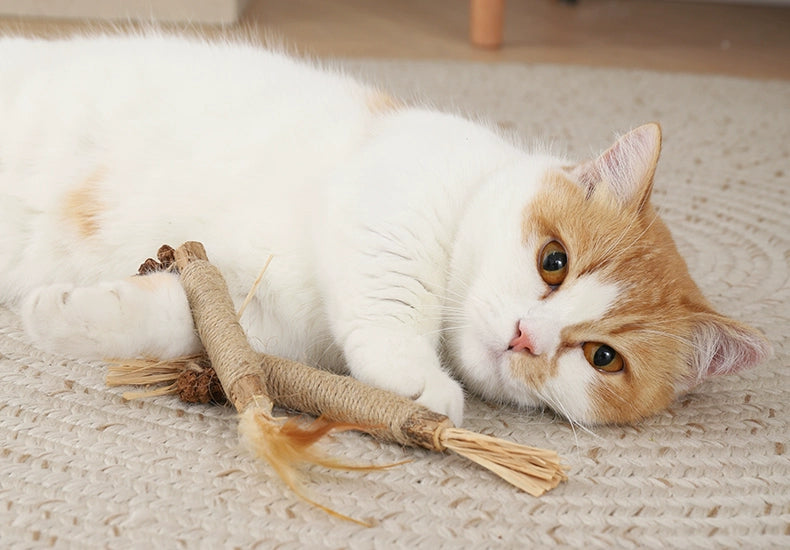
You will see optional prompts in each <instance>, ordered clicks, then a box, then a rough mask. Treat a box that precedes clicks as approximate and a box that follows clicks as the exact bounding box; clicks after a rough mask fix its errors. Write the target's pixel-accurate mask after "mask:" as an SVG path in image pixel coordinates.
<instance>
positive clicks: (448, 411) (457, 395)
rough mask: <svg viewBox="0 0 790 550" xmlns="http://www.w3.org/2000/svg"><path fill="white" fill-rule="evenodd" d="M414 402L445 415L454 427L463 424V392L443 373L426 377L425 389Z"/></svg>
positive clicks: (457, 384) (458, 385) (456, 383)
mask: <svg viewBox="0 0 790 550" xmlns="http://www.w3.org/2000/svg"><path fill="white" fill-rule="evenodd" d="M416 401H417V403H419V404H420V405H424V406H425V407H428V408H429V409H431V410H432V411H435V412H438V413H441V414H444V415H447V416H448V417H449V418H450V420H452V422H453V424H455V425H456V426H460V425H461V422H463V418H464V390H463V388H462V387H461V385H460V384H459V383H458V382H456V381H455V380H453V379H452V378H450V377H449V376H447V375H446V374H444V373H443V372H440V373H437V374H434V375H433V376H429V377H428V379H427V380H426V384H425V389H424V390H423V391H422V393H421V394H420V396H419V397H417V399H416Z"/></svg>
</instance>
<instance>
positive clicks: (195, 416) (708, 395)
mask: <svg viewBox="0 0 790 550" xmlns="http://www.w3.org/2000/svg"><path fill="white" fill-rule="evenodd" d="M349 67H350V70H352V71H354V72H360V73H362V74H366V75H371V78H374V79H375V80H377V81H379V82H385V83H387V84H388V85H389V86H391V87H392V88H393V89H395V90H396V91H397V92H399V93H401V94H404V95H406V96H408V97H412V94H411V92H409V91H410V90H417V91H418V96H419V97H423V98H427V99H429V100H430V101H431V102H433V103H435V104H437V105H440V106H445V107H450V108H454V109H460V110H463V111H465V112H469V113H478V114H481V115H484V116H486V117H488V118H490V119H491V120H493V121H496V122H498V123H499V124H500V125H501V126H502V127H504V128H506V129H508V130H510V129H512V130H514V131H517V132H519V133H520V134H521V135H523V136H525V138H526V140H527V142H530V141H531V140H533V139H535V138H539V137H545V138H547V139H548V140H549V141H550V142H554V143H555V146H556V147H557V148H558V149H559V148H561V147H564V145H562V144H567V148H568V149H567V150H568V151H569V152H570V153H571V154H573V155H583V154H587V153H590V152H592V151H593V150H596V149H599V148H602V147H604V146H606V145H607V144H608V142H609V141H610V139H611V138H612V137H613V134H614V132H615V131H625V130H627V129H629V128H631V127H633V126H635V125H637V124H639V123H641V122H644V121H649V120H658V121H660V122H661V123H662V124H663V128H664V134H665V138H666V140H665V148H664V155H663V159H662V161H661V164H660V168H659V172H658V176H657V178H658V179H657V183H656V196H655V200H656V202H657V203H658V204H659V205H660V206H661V207H662V210H663V212H664V214H665V217H666V219H667V221H668V223H669V225H670V227H671V228H672V230H673V231H674V233H675V234H676V236H677V238H678V240H679V242H680V246H681V249H682V250H684V251H686V253H687V258H688V260H689V264H690V266H691V269H692V271H693V273H694V275H695V276H696V278H697V280H698V281H699V283H700V284H701V286H702V287H703V289H704V290H705V291H706V293H707V294H708V296H710V298H711V299H712V301H713V302H714V303H715V304H716V305H717V306H719V307H720V308H721V309H722V310H724V311H726V312H728V313H730V314H733V315H735V316H737V317H738V318H740V319H742V320H744V321H747V322H750V323H753V324H754V325H756V326H758V327H760V328H761V329H763V330H764V331H765V332H766V333H767V334H768V336H769V337H770V339H771V340H772V342H773V343H774V346H775V348H776V358H775V359H773V360H771V361H770V362H768V363H766V364H764V365H762V366H761V367H759V368H757V369H755V370H753V371H750V372H746V373H743V374H742V375H739V376H734V377H730V378H723V379H718V380H715V381H710V382H708V383H706V384H705V385H703V386H702V387H700V388H699V389H698V390H697V391H696V392H695V393H694V394H692V395H690V396H688V397H686V398H685V399H683V400H682V401H680V402H678V403H676V404H675V405H674V406H673V407H672V408H671V409H670V410H669V411H667V412H665V413H664V414H661V415H659V416H657V417H655V418H651V419H650V420H648V421H645V422H644V423H642V424H640V425H639V426H632V427H604V428H598V429H596V430H594V432H589V433H588V432H586V431H580V430H578V429H577V430H576V431H574V430H573V429H571V427H569V426H568V425H567V424H566V423H564V422H562V421H560V420H558V419H556V418H555V417H553V416H552V415H551V414H548V413H541V412H523V411H522V412H519V411H516V410H513V409H510V408H497V407H492V406H489V405H486V404H483V403H480V402H478V401H474V400H472V401H470V403H469V406H468V414H467V426H468V427H469V428H471V429H475V430H479V431H483V432H486V433H491V434H495V435H498V436H502V437H507V438H511V439H514V440H517V441H520V442H524V443H530V444H534V445H540V446H546V447H550V448H554V449H556V450H558V451H559V452H560V453H561V454H562V455H563V456H564V457H565V460H566V462H567V465H568V466H569V469H570V472H569V475H570V478H569V480H568V482H567V483H565V484H563V485H561V486H560V487H559V488H557V489H556V490H554V491H553V492H551V493H548V494H546V495H545V496H543V497H542V498H539V499H536V498H533V497H530V496H528V495H526V494H524V493H520V492H518V491H516V490H514V489H513V488H512V487H510V486H509V485H507V484H506V483H504V482H502V481H500V480H498V479H497V478H495V477H493V476H492V475H491V474H489V473H488V472H486V471H484V470H482V469H479V468H478V467H476V466H474V465H472V464H470V463H468V462H466V461H464V460H463V459H461V458H460V457H455V456H441V455H431V454H429V453H428V452H423V451H413V450H410V449H402V448H400V447H397V446H394V445H389V444H381V443H378V442H376V441H374V440H372V439H370V438H367V437H363V436H358V435H355V434H345V435H342V436H339V437H338V438H337V440H336V442H335V443H334V444H333V447H332V449H333V450H334V452H335V453H337V454H340V455H344V456H347V457H350V458H353V459H355V460H358V461H361V462H377V463H383V462H391V461H397V460H402V459H405V458H413V459H414V460H413V462H411V463H409V464H407V465H404V466H401V467H399V468H396V469H394V470H390V471H384V472H377V473H371V474H353V473H341V474H336V473H332V472H324V471H318V472H317V473H316V475H315V482H314V483H313V484H312V488H313V490H314V491H315V494H316V496H317V498H318V499H319V500H321V501H322V502H324V503H327V504H330V505H331V506H333V507H335V508H336V509H337V510H339V511H341V512H344V513H346V514H349V515H351V516H354V517H357V518H360V519H364V520H368V521H371V522H373V523H374V524H375V525H374V526H373V527H372V528H362V527H359V526H357V525H354V524H351V523H348V522H344V521H340V520H337V519H333V518H331V517H329V516H327V515H326V514H325V513H323V512H321V511H320V510H317V509H316V508H314V507H311V506H310V505H308V504H306V503H304V502H302V501H300V500H298V499H296V498H295V497H294V496H293V495H292V494H290V493H289V492H288V490H286V489H285V488H284V487H283V485H282V484H281V483H280V482H278V481H276V480H274V479H272V478H271V476H270V475H269V472H268V471H267V470H266V468H262V467H261V466H259V465H258V464H256V463H255V461H253V460H252V459H251V458H249V457H248V456H247V455H246V454H244V453H243V452H241V451H240V450H239V449H238V447H237V439H236V434H235V425H236V421H235V419H234V416H233V413H232V412H231V411H230V410H228V409H222V408H217V407H209V406H187V405H183V404H181V403H179V402H178V401H177V400H175V399H173V398H169V397H160V398H154V399H148V400H145V401H137V402H125V401H124V400H123V399H121V397H120V394H121V393H122V391H123V390H122V389H108V388H106V387H105V386H104V375H105V368H104V366H103V365H101V364H88V363H81V362H74V361H69V360H66V359H64V358H62V357H57V356H53V355H48V354H45V353H42V352H39V351H37V350H35V349H34V348H32V347H31V346H30V345H29V344H28V343H27V342H26V340H25V337H24V335H23V333H22V332H21V330H20V326H19V320H18V319H17V318H16V317H15V316H14V315H13V314H11V313H9V312H7V311H5V310H0V377H1V379H0V541H1V542H0V546H3V547H19V548H24V547H37V546H42V547H48V546H54V547H79V548H99V547H109V548H146V547H151V546H152V545H153V546H154V547H157V548H181V547H186V548H198V547H206V548H209V547H215V548H236V547H238V548H282V549H302V548H320V547H326V548H430V549H431V550H436V549H439V548H493V547H498V548H499V547H501V548H533V547H534V548H537V547H538V546H539V545H540V546H555V545H557V546H566V547H575V548H581V547H590V548H597V547H601V548H629V547H638V548H647V547H653V548H655V547H660V548H671V547H676V548H782V547H783V548H787V547H790V440H789V439H790V438H788V410H789V409H790V403H789V402H790V399H788V397H790V357H788V348H789V347H790V337H789V336H788V333H790V319H789V318H790V284H789V282H788V277H789V276H790V269H788V261H789V260H790V221H789V220H788V218H790V162H789V160H788V159H790V82H759V81H747V80H736V79H730V78H716V77H696V76H688V75H668V74H657V73H649V72H627V71H617V70H597V69H588V68H570V67H553V66H537V67H527V66H520V65H497V66H486V65H473V64H464V63H458V64H447V63H444V64H443V63H429V62H428V63H408V62H397V63H374V62H355V63H350V64H349ZM138 260H139V259H138V258H131V259H130V265H132V266H133V267H132V269H134V266H136V264H137V262H138Z"/></svg>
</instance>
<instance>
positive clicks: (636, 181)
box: [571, 122, 661, 211]
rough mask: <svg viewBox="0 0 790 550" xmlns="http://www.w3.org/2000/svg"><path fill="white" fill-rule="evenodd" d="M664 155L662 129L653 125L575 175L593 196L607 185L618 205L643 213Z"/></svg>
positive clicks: (581, 167)
mask: <svg viewBox="0 0 790 550" xmlns="http://www.w3.org/2000/svg"><path fill="white" fill-rule="evenodd" d="M660 152H661V127H660V126H659V125H658V124H657V123H654V122H653V123H650V124H645V125H643V126H640V127H638V128H636V129H634V130H631V131H630V132H628V133H627V134H625V135H624V136H622V137H621V138H620V139H618V140H617V141H616V142H615V144H614V145H612V146H611V147H610V148H609V149H607V150H606V151H605V152H604V153H602V154H601V156H599V157H598V158H597V159H595V160H591V161H588V162H585V163H582V164H580V165H578V166H576V167H574V168H573V169H572V170H571V174H572V175H573V177H574V178H575V179H576V181H578V182H579V185H581V186H582V187H583V188H585V190H586V192H587V196H588V197H591V196H592V195H593V193H594V192H595V191H596V188H597V187H598V186H600V185H606V186H607V188H608V190H609V192H610V193H611V194H612V195H613V196H614V197H615V199H616V200H617V202H618V203H619V204H620V205H621V206H622V207H623V208H628V209H631V208H633V209H635V210H637V211H638V210H641V209H642V208H643V207H644V205H645V204H646V203H647V201H648V199H649V198H650V191H651V190H652V189H653V175H654V174H655V172H656V164H657V163H658V155H659V153H660Z"/></svg>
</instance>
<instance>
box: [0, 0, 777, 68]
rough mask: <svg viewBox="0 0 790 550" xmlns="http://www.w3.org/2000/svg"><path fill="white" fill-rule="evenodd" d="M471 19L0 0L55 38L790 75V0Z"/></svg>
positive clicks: (235, 5)
mask: <svg viewBox="0 0 790 550" xmlns="http://www.w3.org/2000/svg"><path fill="white" fill-rule="evenodd" d="M501 1H502V0H472V3H474V2H477V3H478V4H486V3H492V2H493V3H494V4H496V3H498V2H501ZM469 20H470V1H469V0H36V1H35V2H33V1H30V0H0V32H4V33H8V32H14V33H24V34H35V35H42V36H58V35H64V34H69V33H72V32H78V31H80V30H84V29H86V28H90V29H97V28H98V29H112V30H124V29H126V28H129V27H137V26H140V23H139V22H140V21H143V22H145V23H146V24H150V22H151V21H156V22H157V24H162V25H164V26H166V27H167V28H173V29H186V30H187V31H189V32H198V33H201V34H208V35H217V34H234V33H238V32H240V31H241V32H243V33H248V34H253V35H260V36H262V37H264V38H265V39H270V40H271V39H273V40H274V41H279V42H284V43H286V44H288V45H289V46H290V47H291V48H292V49H294V50H296V51H299V52H302V53H306V54H311V55H316V56H319V57H365V58H400V59H403V58H406V59H412V58H413V59H428V58H430V59H459V60H476V61H487V62H502V61H517V62H533V63H560V64H581V65H589V66H616V67H638V68H646V69H656V70H662V71H683V72H696V73H716V74H728V75H736V76H747V77H758V78H781V79H788V78H790V0H736V1H734V2H727V3H725V2H717V1H710V0H708V1H701V2H691V1H678V0H675V1H670V0H577V1H575V2H573V1H561V0H507V2H506V5H505V8H504V16H503V42H502V45H501V47H499V48H481V47H478V46H474V45H472V44H471V43H470V40H469Z"/></svg>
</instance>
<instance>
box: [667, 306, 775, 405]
mask: <svg viewBox="0 0 790 550" xmlns="http://www.w3.org/2000/svg"><path fill="white" fill-rule="evenodd" d="M772 354H773V350H772V348H771V344H769V343H768V341H767V340H766V339H765V336H763V335H762V333H760V332H758V331H757V330H755V329H753V328H752V327H749V326H747V325H744V324H741V323H739V322H737V321H734V320H732V319H730V318H728V317H725V316H723V315H719V314H718V313H713V312H711V313H700V314H698V317H697V321H696V323H695V327H694V330H693V336H692V357H691V363H690V365H689V367H690V368H689V373H688V376H686V377H684V379H683V381H682V382H681V383H680V385H679V387H678V390H679V392H680V393H682V392H684V391H687V390H688V389H690V388H692V387H694V386H696V385H697V384H699V383H700V382H702V381H703V380H706V379H707V378H710V377H711V376H719V375H723V374H733V373H736V372H739V371H742V370H746V369H750V368H752V367H754V366H756V365H758V364H760V363H761V362H763V361H765V360H766V359H767V358H769V357H770V356H771V355H772Z"/></svg>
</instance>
